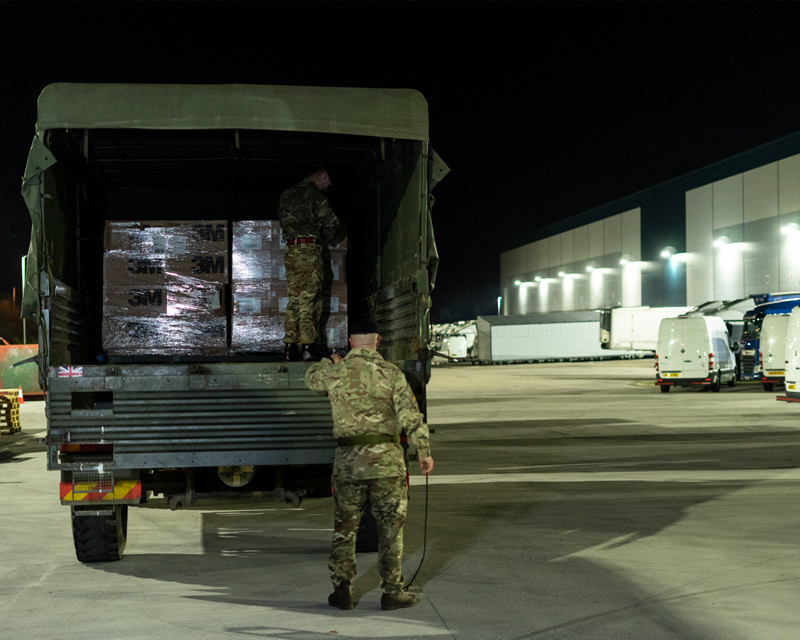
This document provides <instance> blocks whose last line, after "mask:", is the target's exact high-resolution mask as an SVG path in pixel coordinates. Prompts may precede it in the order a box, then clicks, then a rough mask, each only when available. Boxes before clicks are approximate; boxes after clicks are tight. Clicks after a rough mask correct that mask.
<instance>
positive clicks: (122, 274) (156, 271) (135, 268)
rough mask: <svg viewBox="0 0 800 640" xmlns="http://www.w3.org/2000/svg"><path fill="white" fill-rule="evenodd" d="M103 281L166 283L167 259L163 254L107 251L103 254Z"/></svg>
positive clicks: (139, 283) (157, 284)
mask: <svg viewBox="0 0 800 640" xmlns="http://www.w3.org/2000/svg"><path fill="white" fill-rule="evenodd" d="M103 282H104V283H106V284H119V285H142V286H159V285H161V286H163V285H166V283H167V259H166V257H165V256H163V255H154V254H150V255H147V254H131V253H124V252H121V251H115V252H107V253H105V254H104V255H103Z"/></svg>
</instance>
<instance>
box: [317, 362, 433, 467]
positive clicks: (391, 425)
mask: <svg viewBox="0 0 800 640" xmlns="http://www.w3.org/2000/svg"><path fill="white" fill-rule="evenodd" d="M306 386H307V387H308V388H309V389H313V390H314V391H327V392H328V397H329V398H330V401H331V408H332V409H333V435H334V436H336V437H337V438H343V437H348V436H362V435H368V434H376V433H384V434H389V435H399V434H400V433H401V432H405V433H406V435H407V436H408V439H409V440H410V441H411V442H412V443H414V444H415V445H416V447H417V451H418V453H419V456H420V458H426V457H428V456H429V455H430V454H431V453H430V446H429V444H428V425H426V424H425V422H423V419H422V414H421V413H420V412H419V408H418V407H417V400H416V398H414V394H413V393H412V392H411V388H410V387H409V386H408V382H407V381H406V378H405V376H404V375H403V372H402V371H400V369H398V368H397V367H396V366H395V365H393V364H391V363H389V362H386V361H385V360H384V359H383V357H382V356H381V354H379V353H378V352H377V351H375V350H373V349H352V350H351V351H350V353H348V354H347V357H346V358H345V359H344V360H343V361H342V362H340V363H339V364H333V362H331V361H330V360H328V359H327V358H325V359H323V360H322V361H321V362H318V363H317V364H314V365H312V366H311V367H310V368H309V369H308V372H307V373H306ZM405 474H406V466H405V458H404V455H403V447H402V446H401V445H400V444H398V443H393V442H386V443H381V444H371V445H356V446H353V447H338V448H337V449H336V457H335V460H334V465H333V475H334V477H335V478H337V479H338V480H340V481H344V482H348V481H358V480H368V479H373V478H391V477H395V476H404V475H405Z"/></svg>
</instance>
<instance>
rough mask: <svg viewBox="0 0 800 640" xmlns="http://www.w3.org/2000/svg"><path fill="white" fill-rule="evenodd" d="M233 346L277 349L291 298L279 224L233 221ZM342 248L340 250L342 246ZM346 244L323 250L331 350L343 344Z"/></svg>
mask: <svg viewBox="0 0 800 640" xmlns="http://www.w3.org/2000/svg"><path fill="white" fill-rule="evenodd" d="M232 229H233V255H232V256H231V262H232V265H233V266H232V281H231V282H232V285H231V288H232V293H233V310H232V314H233V315H232V318H231V350H233V351H236V350H240V351H251V352H280V351H282V350H283V347H284V344H283V335H284V331H283V323H284V316H285V313H286V305H287V303H288V301H289V297H288V292H287V288H286V269H285V266H284V248H285V242H284V240H283V237H282V234H281V229H280V223H279V222H278V221H277V220H263V221H252V220H251V221H241V222H234V223H233V225H232ZM340 247H341V248H340ZM344 247H346V243H342V244H340V245H336V247H335V248H326V249H325V250H324V251H323V269H324V276H323V314H322V321H323V322H324V323H325V336H324V338H325V340H326V341H327V346H328V348H330V349H343V348H344V347H346V345H347V285H346V278H345V257H346V250H345V248H344Z"/></svg>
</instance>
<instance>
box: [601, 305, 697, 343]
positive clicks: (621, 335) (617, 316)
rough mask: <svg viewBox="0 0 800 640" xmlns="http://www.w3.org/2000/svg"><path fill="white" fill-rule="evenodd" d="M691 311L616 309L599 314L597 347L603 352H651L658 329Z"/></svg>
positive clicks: (681, 309)
mask: <svg viewBox="0 0 800 640" xmlns="http://www.w3.org/2000/svg"><path fill="white" fill-rule="evenodd" d="M693 308H694V307H618V308H616V309H603V310H602V311H601V312H600V346H601V347H602V348H603V349H614V350H618V349H623V350H631V351H655V350H656V343H657V342H658V327H659V325H660V324H661V321H662V320H663V319H664V318H674V317H675V316H679V315H681V314H684V313H687V312H688V311H691V310H692V309H693Z"/></svg>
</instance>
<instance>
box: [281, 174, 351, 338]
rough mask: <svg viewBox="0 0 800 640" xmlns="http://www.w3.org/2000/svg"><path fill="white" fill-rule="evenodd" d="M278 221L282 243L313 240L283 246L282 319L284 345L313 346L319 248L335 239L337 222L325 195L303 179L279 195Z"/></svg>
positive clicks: (319, 300) (319, 310)
mask: <svg viewBox="0 0 800 640" xmlns="http://www.w3.org/2000/svg"><path fill="white" fill-rule="evenodd" d="M278 217H279V218H280V221H281V229H282V230H283V237H284V239H285V240H295V239H297V238H314V240H315V242H313V243H307V244H287V245H286V249H285V256H284V263H285V265H286V284H287V287H288V295H289V302H288V304H287V305H286V316H285V318H284V337H283V341H284V343H286V344H313V343H315V342H316V341H317V337H318V335H319V332H318V327H317V325H318V324H319V319H320V316H321V315H322V244H323V243H324V244H327V243H328V242H330V241H331V240H332V239H333V237H334V236H335V235H336V231H337V230H338V228H339V219H338V218H337V217H336V214H334V213H333V209H331V205H330V203H329V202H328V199H327V198H326V197H325V194H324V193H322V191H320V190H319V189H317V185H316V184H314V182H313V180H311V179H310V178H305V179H304V180H302V181H301V182H299V183H298V184H296V185H294V186H293V187H289V188H288V189H286V191H284V192H283V193H282V194H281V200H280V206H279V208H278Z"/></svg>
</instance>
